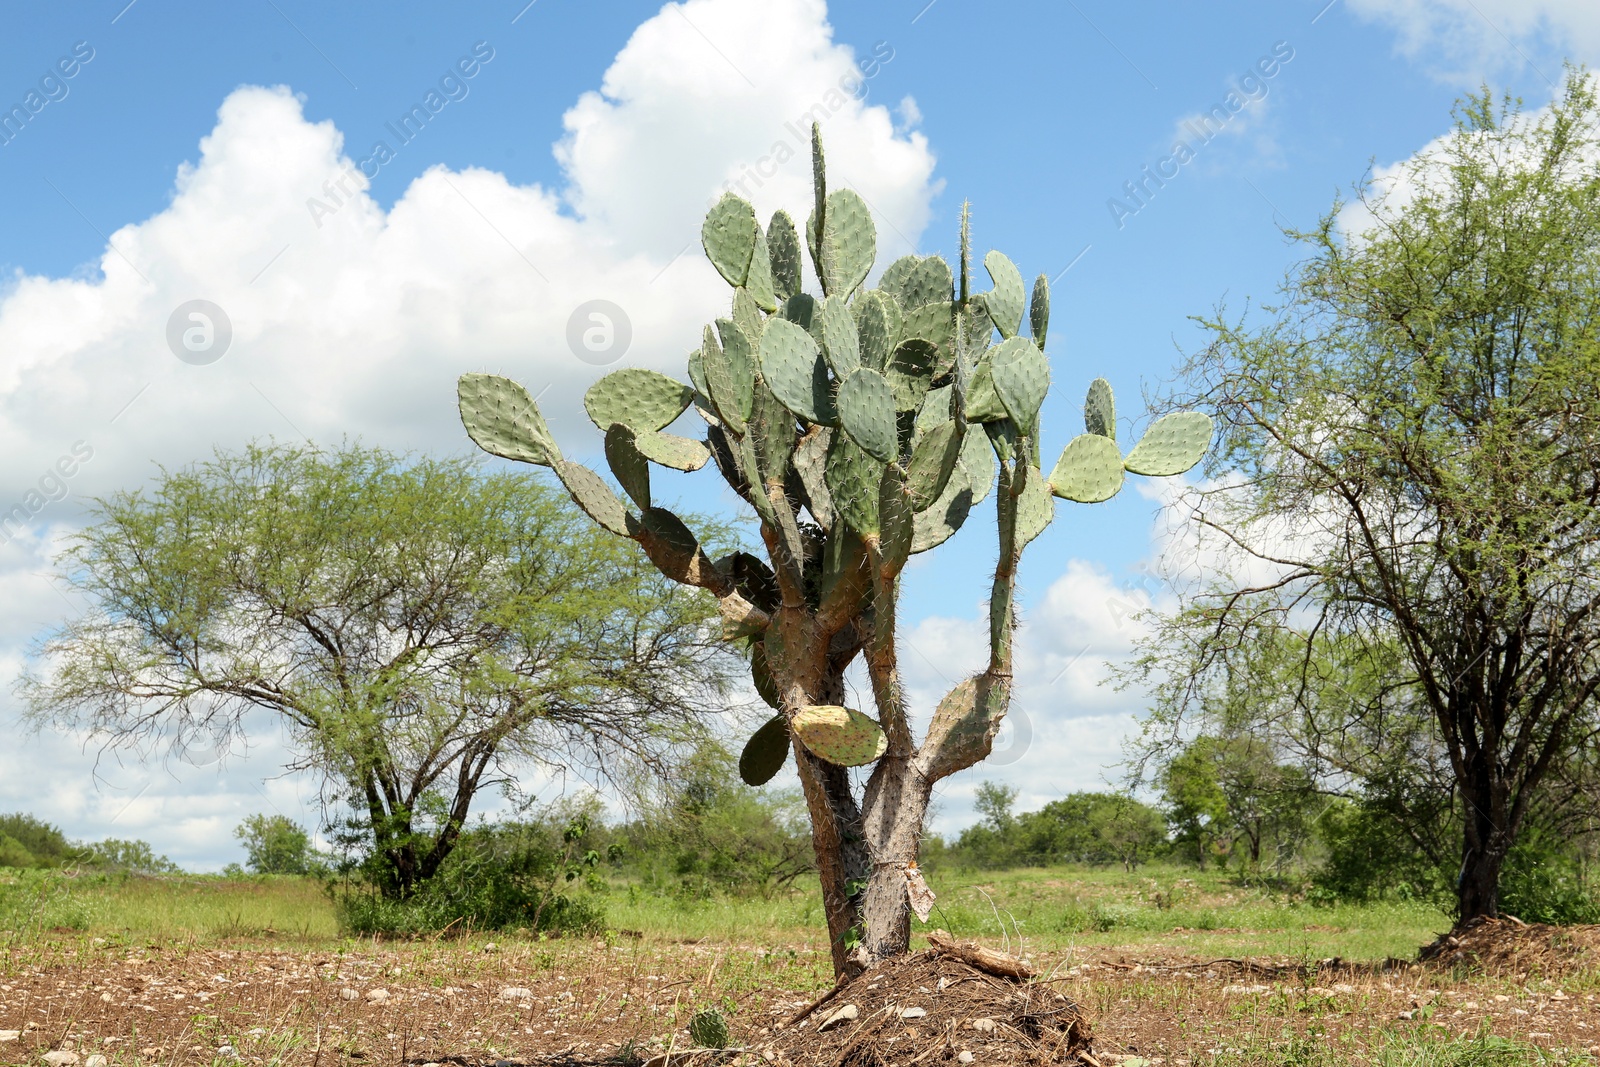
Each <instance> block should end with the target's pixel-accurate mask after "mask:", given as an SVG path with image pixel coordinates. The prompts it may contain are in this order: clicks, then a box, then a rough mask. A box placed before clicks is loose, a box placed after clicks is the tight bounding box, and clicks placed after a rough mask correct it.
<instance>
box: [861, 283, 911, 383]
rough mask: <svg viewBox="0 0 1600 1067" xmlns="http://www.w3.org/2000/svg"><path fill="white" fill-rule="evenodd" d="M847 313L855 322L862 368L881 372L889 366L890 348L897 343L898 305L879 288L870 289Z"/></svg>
mask: <svg viewBox="0 0 1600 1067" xmlns="http://www.w3.org/2000/svg"><path fill="white" fill-rule="evenodd" d="M851 313H852V314H854V315H855V319H856V336H857V338H858V339H859V341H860V346H861V364H862V366H866V367H871V368H872V369H873V370H879V371H881V370H883V369H884V368H885V367H887V366H888V365H889V357H890V356H891V355H892V354H893V353H894V346H895V345H897V344H899V343H900V326H901V322H902V319H903V316H902V315H901V314H900V305H898V304H896V303H895V299H894V297H892V296H889V295H888V294H887V293H885V292H883V291H882V290H881V289H873V290H871V291H869V292H865V293H862V294H861V296H860V297H858V298H857V299H856V301H855V303H854V304H853V305H852V307H851Z"/></svg>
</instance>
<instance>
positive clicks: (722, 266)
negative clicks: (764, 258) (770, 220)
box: [700, 193, 761, 285]
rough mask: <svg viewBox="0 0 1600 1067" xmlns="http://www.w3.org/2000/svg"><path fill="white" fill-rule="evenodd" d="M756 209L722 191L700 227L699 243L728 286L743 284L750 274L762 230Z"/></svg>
mask: <svg viewBox="0 0 1600 1067" xmlns="http://www.w3.org/2000/svg"><path fill="white" fill-rule="evenodd" d="M760 229H761V227H760V225H759V224H758V223H757V222H756V209H755V208H753V207H751V206H750V204H749V203H748V202H747V201H745V200H742V199H740V198H739V197H737V196H734V195H733V194H732V193H723V194H722V199H721V200H718V201H717V202H716V204H715V205H713V206H712V208H711V210H710V211H708V212H706V221H705V222H704V223H702V224H701V226H700V243H701V244H702V245H704V246H705V250H706V258H707V259H709V260H711V265H712V266H713V267H716V268H717V273H718V274H720V275H722V277H723V279H724V280H725V281H727V283H728V284H729V285H743V284H744V283H745V281H746V280H747V279H748V278H749V276H750V257H751V256H752V255H753V254H754V252H755V250H756V235H757V233H759V232H760Z"/></svg>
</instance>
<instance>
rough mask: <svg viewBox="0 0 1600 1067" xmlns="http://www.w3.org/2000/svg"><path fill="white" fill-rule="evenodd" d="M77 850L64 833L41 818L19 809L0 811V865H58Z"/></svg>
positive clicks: (77, 852) (77, 856)
mask: <svg viewBox="0 0 1600 1067" xmlns="http://www.w3.org/2000/svg"><path fill="white" fill-rule="evenodd" d="M79 853H80V850H79V849H78V848H76V847H75V846H74V845H73V844H72V842H70V841H68V840H67V837H66V835H65V834H63V833H62V832H61V831H60V830H58V829H57V828H56V827H54V826H51V825H50V824H49V823H47V822H45V821H44V820H42V819H36V818H34V817H33V816H32V815H28V814H26V813H25V812H20V811H19V812H15V813H13V814H11V815H0V867H60V866H62V865H63V864H66V863H70V862H72V861H73V860H75V859H77V858H79ZM8 857H9V858H8Z"/></svg>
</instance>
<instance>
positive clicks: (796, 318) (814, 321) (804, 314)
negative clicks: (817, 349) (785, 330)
mask: <svg viewBox="0 0 1600 1067" xmlns="http://www.w3.org/2000/svg"><path fill="white" fill-rule="evenodd" d="M778 314H780V315H782V316H783V317H784V318H785V319H787V320H788V321H790V322H792V323H794V324H795V325H796V326H799V327H800V328H801V329H803V330H805V331H806V332H807V333H809V334H810V335H811V337H812V339H813V340H815V341H816V342H817V344H819V345H820V344H822V305H821V304H818V303H817V298H816V297H814V296H812V295H811V294H810V293H796V294H794V295H793V296H791V297H790V298H789V299H787V300H785V301H784V302H783V307H781V308H779V309H778Z"/></svg>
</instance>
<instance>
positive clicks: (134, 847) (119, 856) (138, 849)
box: [82, 837, 183, 874]
mask: <svg viewBox="0 0 1600 1067" xmlns="http://www.w3.org/2000/svg"><path fill="white" fill-rule="evenodd" d="M82 859H83V862H84V863H85V864H87V865H88V866H91V867H100V868H104V869H107V870H113V871H127V872H129V873H130V874H181V873H182V872H183V868H181V867H179V866H178V865H177V864H176V863H173V862H172V861H171V860H169V859H167V857H165V856H158V855H156V853H155V849H153V848H151V847H150V844H149V842H146V841H125V840H122V839H121V838H116V837H108V838H106V839H105V840H104V841H97V842H95V843H94V844H92V845H89V846H88V847H87V848H85V849H83V852H82Z"/></svg>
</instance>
